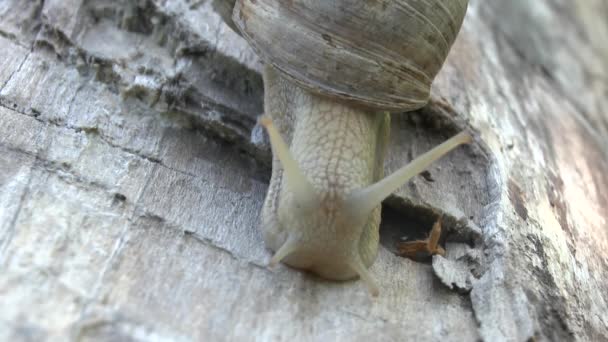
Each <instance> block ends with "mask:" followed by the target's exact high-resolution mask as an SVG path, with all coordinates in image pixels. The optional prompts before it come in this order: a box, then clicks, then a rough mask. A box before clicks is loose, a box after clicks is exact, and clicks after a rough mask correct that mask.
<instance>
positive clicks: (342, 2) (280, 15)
mask: <svg viewBox="0 0 608 342" xmlns="http://www.w3.org/2000/svg"><path fill="white" fill-rule="evenodd" d="M467 5H468V0H449V1H445V0H383V1H361V0H336V1H318V0H315V1H313V0H294V1H280V0H243V1H238V2H237V4H236V7H235V9H234V12H233V13H234V14H233V20H234V22H235V24H236V26H237V27H238V28H239V30H240V31H241V33H242V34H243V35H244V36H245V38H246V39H247V40H248V41H249V43H250V44H251V45H252V46H253V47H254V49H255V50H256V51H257V53H258V55H259V56H261V57H262V58H263V59H264V60H265V61H266V62H267V63H270V64H272V66H274V67H275V68H276V69H278V70H280V71H281V72H282V73H284V74H285V75H286V76H287V77H289V78H290V79H292V80H293V81H295V82H296V83H297V84H298V85H300V86H302V87H304V88H306V89H308V90H311V91H314V92H317V93H320V94H323V95H330V96H334V97H338V98H341V99H344V100H348V101H353V102H355V103H358V104H361V105H364V106H366V107H371V108H377V109H382V110H388V111H409V110H414V109H417V108H420V107H422V106H424V105H425V104H426V103H427V101H428V98H429V93H430V88H431V83H432V82H433V79H434V78H435V76H436V75H437V73H438V72H439V70H440V69H441V66H442V65H443V63H444V61H445V59H446V57H447V55H448V52H449V50H450V48H451V46H452V44H453V42H454V40H455V38H456V35H457V34H458V31H459V30H460V27H461V25H462V21H463V19H464V16H465V13H466V9H467Z"/></svg>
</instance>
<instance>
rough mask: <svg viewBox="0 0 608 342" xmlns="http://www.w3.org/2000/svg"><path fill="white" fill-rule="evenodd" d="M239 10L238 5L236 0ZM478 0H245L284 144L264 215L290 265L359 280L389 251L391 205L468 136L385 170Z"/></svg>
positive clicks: (268, 239) (269, 113) (269, 124)
mask: <svg viewBox="0 0 608 342" xmlns="http://www.w3.org/2000/svg"><path fill="white" fill-rule="evenodd" d="M225 3H229V4H230V6H232V4H233V3H234V1H229V0H226V1H225ZM467 6H468V0H450V1H445V0H425V1H421V0H381V1H360V0H334V1H313V0H294V1H280V0H237V1H236V3H235V4H234V9H233V11H232V20H233V24H234V26H236V28H238V30H239V32H240V34H241V35H242V36H243V37H244V38H245V39H246V40H247V41H248V43H249V44H250V45H251V46H252V47H253V49H254V50H255V51H256V53H257V54H258V56H259V57H260V58H261V59H262V60H263V61H264V62H265V66H264V71H263V78H264V93H265V95H264V111H265V114H264V115H263V116H262V117H261V119H260V124H261V125H263V126H264V127H265V129H266V131H267V133H268V135H269V138H270V144H271V148H272V151H273V162H272V175H271V180H270V185H269V188H268V193H267V195H266V199H265V201H264V205H263V209H262V213H261V227H262V230H263V235H264V240H265V243H266V245H267V246H268V247H269V248H270V249H272V250H273V251H275V252H274V255H273V256H272V258H271V259H270V262H269V265H271V266H273V265H276V264H277V263H279V262H283V263H285V264H287V265H289V266H291V267H294V268H298V269H303V270H308V271H311V272H313V273H316V274H317V275H319V276H321V277H323V278H326V279H331V280H348V279H353V278H356V277H359V278H360V279H361V280H362V281H363V282H364V283H365V284H366V285H367V287H368V289H369V291H370V292H371V293H372V295H374V296H377V295H378V293H379V289H378V286H377V285H376V283H375V281H374V280H373V279H372V276H371V275H370V273H369V271H368V268H369V267H370V266H371V265H372V264H373V262H374V260H375V259H376V256H377V253H378V247H379V225H380V210H381V202H382V201H383V200H384V199H385V198H386V197H388V196H389V195H390V194H391V193H393V192H394V191H396V190H397V189H398V188H399V187H401V186H402V185H403V184H405V183H406V182H407V181H408V180H409V179H410V178H411V177H413V176H415V175H416V174H418V173H419V172H422V171H423V170H424V169H425V168H426V167H428V166H429V165H430V164H431V163H432V162H433V161H435V160H437V159H439V158H440V157H442V156H443V155H445V154H446V153H448V152H449V151H450V150H452V149H454V148H456V147H457V146H459V145H461V144H465V143H468V142H470V140H471V137H470V135H468V134H467V133H464V132H462V133H460V134H458V135H456V136H454V137H452V138H451V139H449V140H447V141H445V142H444V143H442V144H440V145H439V146H437V147H435V148H433V149H432V150H430V151H429V152H427V153H425V154H423V155H422V156H419V157H418V158H416V159H415V160H414V161H412V162H411V163H410V164H408V165H406V166H404V167H403V168H401V169H399V170H397V171H395V172H394V173H392V174H391V175H389V176H387V177H384V175H383V173H384V172H383V161H384V156H385V153H386V150H387V145H388V136H389V130H390V115H391V114H390V113H392V112H406V111H411V110H415V109H418V108H421V107H423V106H424V105H425V104H426V103H427V102H428V99H429V94H430V88H431V83H432V81H433V79H434V78H435V76H436V75H437V73H438V72H439V70H440V68H441V66H442V65H443V63H444V61H445V59H446V58H447V55H448V52H449V50H450V48H451V46H452V44H453V42H454V40H455V38H456V35H457V34H458V31H459V30H460V27H461V25H462V21H463V20H464V16H465V13H466V10H467Z"/></svg>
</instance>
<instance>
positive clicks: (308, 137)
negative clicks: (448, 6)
mask: <svg viewBox="0 0 608 342" xmlns="http://www.w3.org/2000/svg"><path fill="white" fill-rule="evenodd" d="M264 85H265V112H266V115H268V116H270V118H271V119H272V120H273V122H274V124H275V125H276V126H277V128H278V130H279V131H280V132H281V134H282V136H283V139H284V140H286V142H287V144H288V145H289V148H290V151H291V153H292V155H293V156H294V159H295V161H296V162H297V164H298V165H299V167H300V169H301V170H302V173H303V174H305V175H306V177H307V179H308V180H309V181H310V183H311V185H312V186H313V188H314V190H315V192H316V193H317V195H318V198H319V201H320V203H319V208H320V210H314V211H313V212H312V213H307V214H305V215H303V216H299V215H297V213H298V211H297V210H294V206H295V205H294V204H293V193H292V192H290V191H289V190H288V188H289V187H288V186H287V184H286V182H285V177H284V173H283V167H282V165H281V162H280V161H279V160H278V158H277V157H276V155H275V156H274V157H273V164H272V177H271V180H270V186H269V188H268V193H267V195H266V200H265V203H264V208H263V211H262V229H263V232H264V239H265V241H266V244H267V246H268V247H269V248H271V249H272V250H275V251H276V250H278V249H279V248H280V247H281V246H282V245H283V244H284V243H285V242H286V239H287V237H288V236H289V235H290V234H291V235H298V236H300V237H299V238H300V239H301V241H302V245H301V246H300V247H299V248H298V250H297V251H296V252H294V253H293V254H290V255H288V256H287V257H285V259H284V260H283V262H284V263H286V264H288V265H290V266H293V267H296V268H302V269H307V270H310V271H312V272H314V273H316V274H318V275H320V276H322V277H324V278H327V279H334V280H344V279H349V278H353V277H356V276H357V275H358V274H357V272H355V270H353V269H352V268H351V267H348V266H347V265H346V262H347V261H350V260H351V259H353V258H355V259H356V258H358V257H360V259H361V261H362V262H363V264H364V265H365V266H366V267H369V266H370V265H371V264H372V263H373V262H374V259H375V258H376V254H377V250H378V239H379V231H378V230H379V224H380V205H379V204H378V205H377V206H376V207H375V208H374V209H373V210H372V212H371V213H370V214H369V215H368V218H367V219H366V220H365V223H364V224H363V225H361V226H353V225H351V224H350V223H349V222H348V220H345V219H344V218H342V217H341V215H340V210H339V209H340V206H341V202H342V200H343V199H344V197H345V195H347V194H349V193H350V192H351V191H353V190H355V189H360V188H364V187H366V186H368V185H370V184H371V183H373V182H376V181H378V180H379V179H380V178H382V176H383V160H384V155H385V151H386V147H387V143H388V138H389V122H390V121H389V120H390V117H389V115H388V113H379V112H376V111H371V110H365V109H361V108H357V107H352V106H348V105H346V104H344V103H341V102H336V101H335V100H333V99H330V98H325V97H322V96H319V95H316V94H314V93H311V92H309V91H307V90H305V89H303V88H300V87H299V86H297V85H295V84H294V83H293V82H291V81H289V80H288V79H286V78H284V77H282V76H281V75H280V74H279V73H278V72H277V71H276V70H275V69H273V68H272V67H270V66H267V67H266V68H265V71H264ZM353 254H357V255H353Z"/></svg>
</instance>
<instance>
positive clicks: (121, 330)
mask: <svg viewBox="0 0 608 342" xmlns="http://www.w3.org/2000/svg"><path fill="white" fill-rule="evenodd" d="M606 18H608V5H607V4H606V2H605V1H603V0H589V1H584V2H583V1H579V2H573V1H566V0H555V1H548V0H538V1H525V0H512V1H499V0H493V1H481V0H471V4H470V7H469V12H468V14H467V17H466V19H465V22H464V26H463V28H462V32H461V34H460V36H459V38H458V40H457V41H456V43H455V45H454V47H453V50H452V52H451V54H450V56H449V58H448V61H447V63H446V65H445V66H444V68H443V70H442V71H441V73H440V75H439V77H438V78H437V80H436V83H435V85H434V88H433V95H432V99H431V102H430V103H429V105H428V106H427V107H425V108H424V109H422V110H419V111H416V112H413V113H405V114H394V115H393V120H392V121H393V123H392V132H391V146H390V148H389V156H388V158H387V162H386V171H387V172H390V171H392V170H394V169H396V168H398V167H399V166H401V165H403V164H405V163H407V162H408V161H409V160H411V159H412V158H413V157H415V156H416V155H418V154H420V153H422V152H424V151H426V150H428V149H429V148H431V147H432V146H434V145H436V144H438V143H439V142H441V141H443V140H444V139H445V138H446V137H449V136H450V135H452V134H453V133H454V132H456V131H459V130H462V129H466V130H469V131H470V132H472V133H473V134H474V136H475V141H474V143H473V144H472V145H470V146H468V147H466V148H462V149H459V150H458V151H456V152H455V153H452V154H450V155H449V156H448V157H446V158H445V159H442V160H441V161H440V162H438V163H437V164H435V165H434V166H432V167H431V168H430V169H429V170H428V171H427V172H426V173H424V174H423V175H422V176H420V177H416V179H414V180H413V181H412V182H410V183H409V184H408V185H407V186H405V187H403V188H402V189H401V190H399V191H398V192H397V193H396V194H395V195H394V196H392V197H391V198H389V199H388V200H387V201H386V203H384V205H383V223H382V228H381V235H382V247H381V251H380V254H379V258H378V260H377V261H376V262H375V264H374V265H373V266H372V268H371V270H370V271H371V272H372V274H373V275H374V277H375V278H376V279H378V283H379V286H380V288H381V294H380V297H379V298H377V299H373V298H370V296H369V295H368V293H367V292H366V291H365V288H364V287H363V285H362V284H361V283H360V282H358V281H351V282H344V283H336V282H328V281H324V280H321V279H319V278H316V277H314V276H311V275H308V274H304V273H302V272H300V271H297V270H293V269H290V268H288V267H284V266H280V267H278V268H277V269H276V270H270V269H268V268H267V266H266V262H267V260H268V258H269V256H270V252H269V251H268V250H266V249H265V247H264V245H263V241H262V238H261V234H260V232H259V230H258V220H259V212H260V209H261V205H262V201H263V197H264V194H265V191H266V188H267V184H268V178H269V175H270V162H269V161H270V149H269V146H268V143H267V141H266V140H265V137H264V135H263V134H262V130H261V129H260V128H259V127H258V126H257V125H256V124H255V123H256V117H257V116H258V115H259V114H261V112H262V98H263V86H262V81H261V77H260V74H259V71H260V68H261V64H260V61H259V60H258V59H257V57H256V56H255V54H254V53H253V51H252V50H251V49H250V48H249V47H248V46H247V44H246V42H245V41H244V40H242V39H241V38H240V37H239V36H238V35H237V34H236V33H234V32H233V31H232V30H231V29H230V27H229V26H227V25H226V24H225V23H224V22H223V21H222V19H221V17H220V15H218V13H216V9H215V7H214V6H212V4H211V1H210V0H207V1H205V0H201V1H186V0H137V1H136V0H132V1H127V0H124V1H121V0H112V1H110V0H107V1H92V0H46V1H42V0H28V1H23V0H2V1H0V340H2V341H14V340H17V341H19V340H23V341H29V340H33V341H40V340H66V339H73V340H145V341H147V340H161V339H163V340H169V341H174V340H175V341H182V340H183V341H191V340H192V341H197V340H205V341H208V340H230V341H233V340H294V339H295V340H330V341H331V340H355V341H360V340H379V341H384V340H387V341H392V340H394V341H402V340H422V341H436V340H442V341H443V340H449V341H476V340H479V339H482V340H485V341H525V340H531V339H537V340H555V341H557V340H581V341H592V340H593V341H597V340H605V339H608V252H607V251H608V223H607V219H608V211H607V207H608V194H607V193H606V191H605V190H606V189H607V188H608V138H607V137H608V115H607V114H606V113H608V96H606V95H607V94H608V68H607V65H606V61H607V60H608V45H606V44H605V42H606V41H608V21H607V20H606ZM438 216H443V218H444V219H443V222H444V231H445V232H444V236H443V237H442V244H443V245H444V246H445V247H446V249H447V255H446V257H445V258H444V257H440V256H434V257H433V259H432V260H428V261H423V262H414V261H411V260H409V259H404V258H401V257H399V256H396V255H395V253H394V252H395V243H396V242H398V241H401V240H402V239H403V238H404V237H407V238H409V239H416V238H419V237H424V236H425V234H427V233H428V232H429V231H430V229H431V227H432V223H433V222H434V220H435V219H436V218H437V217H438Z"/></svg>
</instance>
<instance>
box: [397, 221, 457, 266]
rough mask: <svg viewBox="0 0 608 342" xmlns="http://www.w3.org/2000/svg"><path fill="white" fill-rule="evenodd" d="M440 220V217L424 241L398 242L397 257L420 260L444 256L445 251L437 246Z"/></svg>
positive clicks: (439, 235)
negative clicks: (436, 255)
mask: <svg viewBox="0 0 608 342" xmlns="http://www.w3.org/2000/svg"><path fill="white" fill-rule="evenodd" d="M441 220H442V217H441V216H440V217H439V218H438V219H437V221H436V222H435V224H433V229H431V233H430V234H429V237H428V238H426V239H424V240H416V241H408V242H399V243H397V249H398V250H399V255H400V256H402V257H406V258H409V259H413V260H419V259H421V258H425V257H429V256H433V255H435V254H438V255H441V256H445V249H443V247H441V246H439V238H440V237H441Z"/></svg>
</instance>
